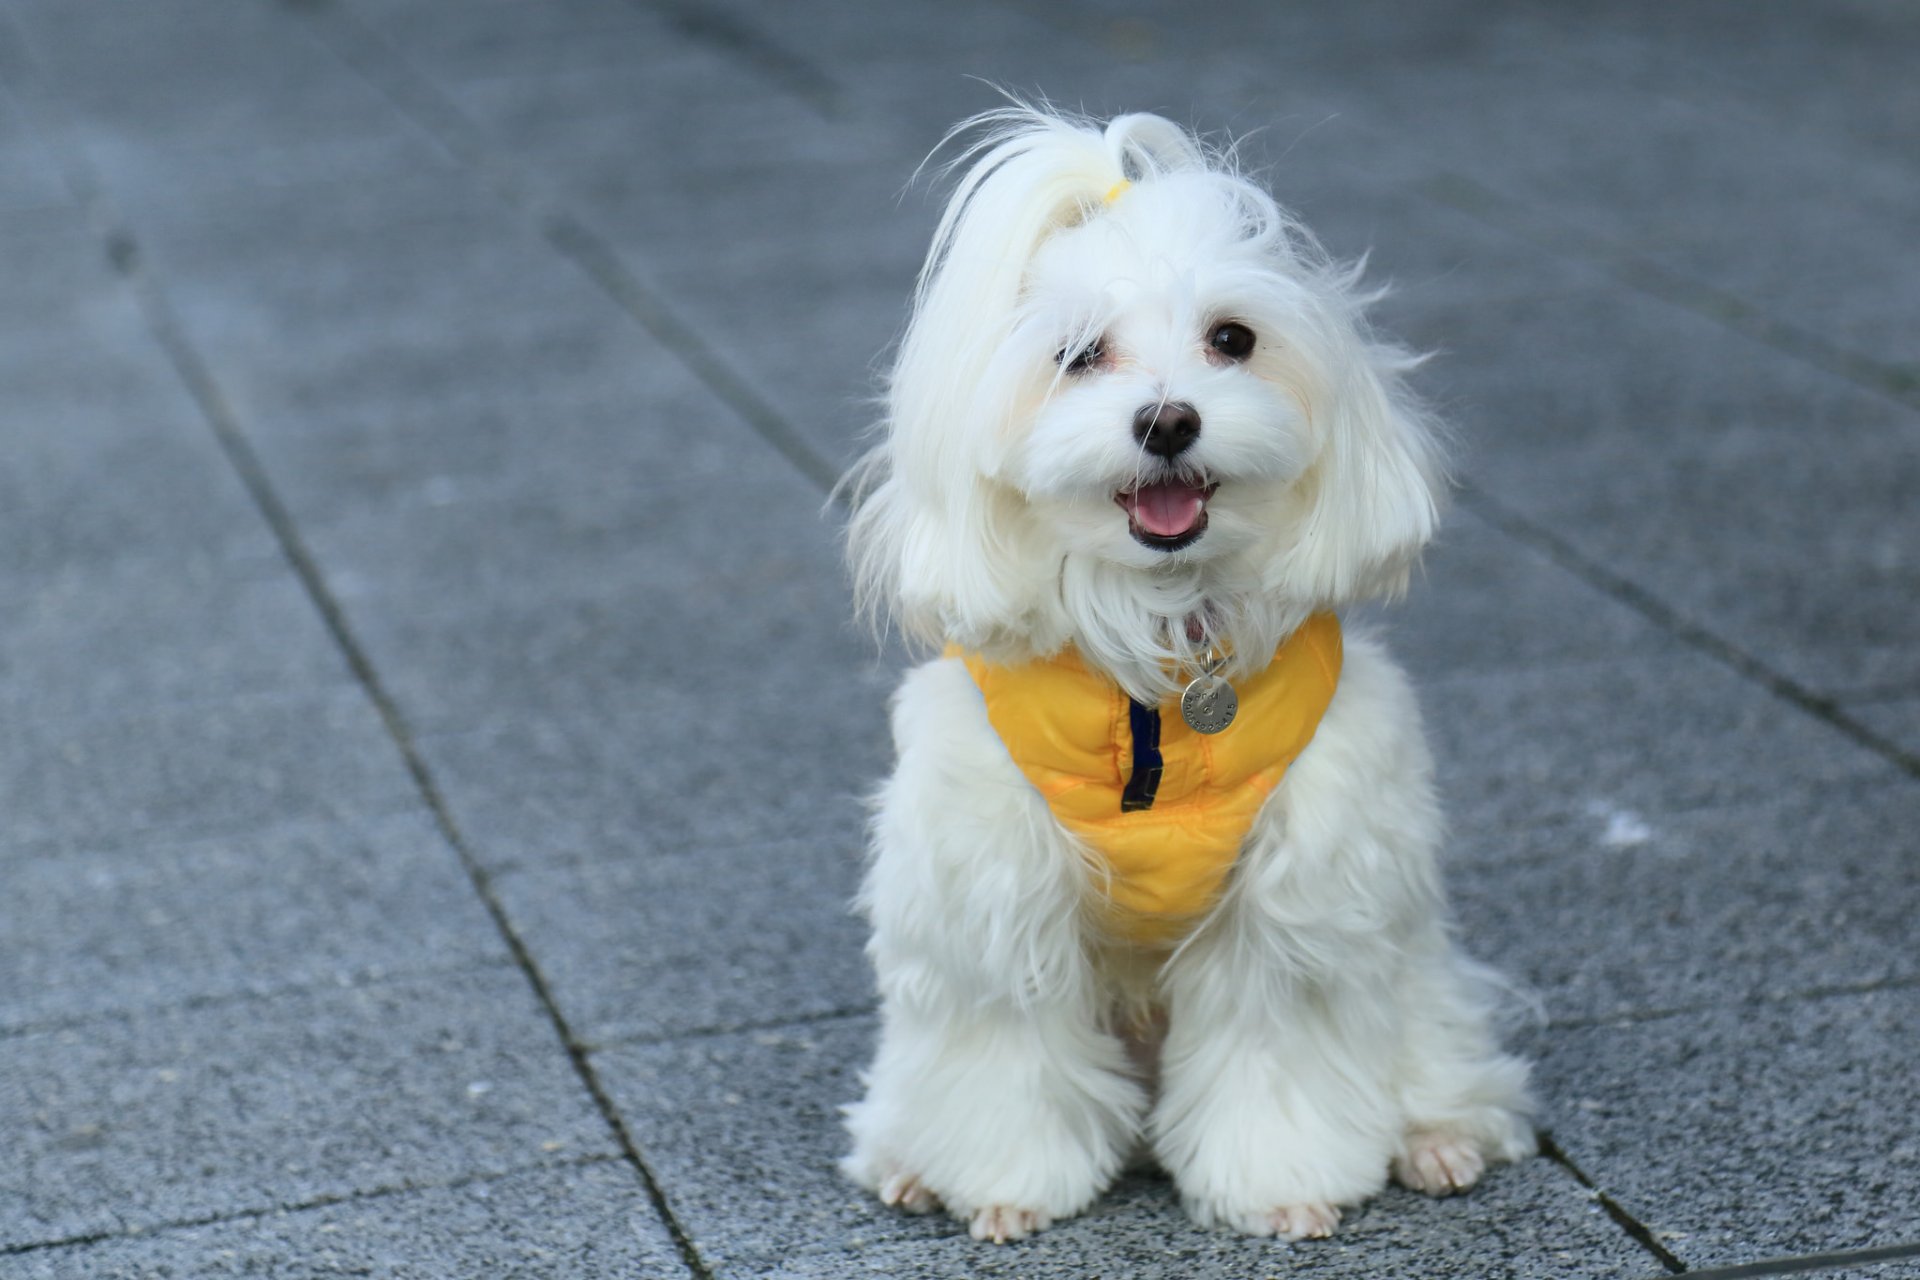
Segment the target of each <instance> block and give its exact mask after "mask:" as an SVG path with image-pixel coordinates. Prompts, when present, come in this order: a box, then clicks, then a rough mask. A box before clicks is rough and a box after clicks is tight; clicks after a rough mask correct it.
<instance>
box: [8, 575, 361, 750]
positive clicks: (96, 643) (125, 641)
mask: <svg viewBox="0 0 1920 1280" xmlns="http://www.w3.org/2000/svg"><path fill="white" fill-rule="evenodd" d="M8 584H9V588H10V589H9V596H10V597H11V600H12V604H13V607H12V609H11V610H10V615H9V618H8V626H7V630H6V632H5V634H4V635H0V705H4V706H6V707H7V708H8V715H9V718H10V719H11V720H13V721H15V722H16V723H17V722H18V721H20V720H22V719H29V718H65V717H74V716H84V715H89V714H99V713H102V712H110V711H116V710H118V711H126V710H138V709H142V708H150V707H155V706H160V705H167V704H172V703H177V702H193V701H206V700H219V699H222V698H229V697H233V696H235V695H245V694H252V693H271V692H278V691H286V690H291V689H302V688H317V687H321V686H326V685H337V684H340V683H343V682H344V681H345V680H346V679H347V678H348V672H347V668H346V663H345V660H344V659H343V658H342V657H341V655H340V652H339V648H338V646H337V645H335V644H334V641H333V638H332V636H331V635H330V634H328V632H327V630H326V628H325V626H324V624H323V623H322V622H321V619H320V615H319V613H318V611H317V610H316V609H315V608H314V605H313V601H312V600H311V599H309V598H308V596H307V594H306V592H305V590H304V589H302V587H301V585H300V582H299V580H298V579H297V578H295V577H294V575H293V572H292V571H291V569H289V568H288V566H287V562H286V559H285V557H284V556H282V555H281V554H280V553H279V552H278V550H277V549H276V550H274V551H273V552H272V553H271V554H270V556H268V557H265V558H262V557H258V556H248V555H244V554H242V555H233V556H224V557H220V558H215V557H213V556H210V555H206V554H195V553H191V552H189V553H186V554H183V555H169V554H161V555H146V554H141V549H140V548H130V549H128V550H127V551H126V552H124V553H122V554H119V555H116V556H114V557H113V558H111V559H109V560H107V561H106V562H104V563H93V564H88V563H80V564H75V565H70V566H67V567H64V568H62V569H59V570H56V571H53V572H49V573H42V574H31V573H23V574H18V575H14V576H11V577H10V578H9V579H8Z"/></svg>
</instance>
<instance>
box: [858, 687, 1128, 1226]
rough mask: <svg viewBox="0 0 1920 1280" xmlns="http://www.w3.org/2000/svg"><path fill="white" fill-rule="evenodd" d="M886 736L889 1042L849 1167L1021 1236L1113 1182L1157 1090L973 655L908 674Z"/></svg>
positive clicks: (872, 904)
mask: <svg viewBox="0 0 1920 1280" xmlns="http://www.w3.org/2000/svg"><path fill="white" fill-rule="evenodd" d="M894 735H895V739H896V745H897V747H898V750H899V765H898V767H897V769H896V770H895V773H894V776H893V778H892V779H891V780H890V781H889V782H888V784H887V786H886V788H885V789H884V791H883V793H882V795H881V798H880V809H879V813H878V815H877V817H876V820H875V822H874V848H873V863H872V866H871V867H870V869H869V871H868V875H867V879H866V883H865V886H864V888H863V890H862V896H861V905H862V907H863V908H864V910H865V912H866V914H867V916H868V918H869V919H870V920H871V922H872V925H873V940H872V942H871V943H870V944H869V947H868V951H869V954H870V955H871V956H872V957H873V961H874V968H875V971H876V974H877V977H878V980H879V986H880V992H881V1002H882V1003H881V1030H880V1047H879V1051H878V1053H877V1055H876V1056H875V1059H874V1062H873V1066H872V1068H871V1069H870V1070H869V1072H868V1073H867V1076H866V1097H865V1098H864V1099H863V1100H862V1101H861V1102H859V1103H857V1104H855V1105H854V1106H852V1107H849V1108H848V1109H847V1127H848V1129H849V1131H850V1132H851V1134H852V1136H853V1152H852V1154H851V1155H849V1156H848V1157H847V1159H846V1161H845V1163H844V1165H843V1167H844V1168H845V1170H846V1171H847V1173H848V1174H850V1175H851V1176H852V1177H853V1178H854V1179H855V1180H856V1181H858V1182H860V1183H861V1184H862V1185H863V1186H865V1187H867V1188H868V1189H870V1190H872V1191H875V1192H876V1193H878V1194H879V1195H880V1197H881V1198H882V1199H883V1200H886V1201H887V1202H888V1203H892V1204H900V1205H902V1206H904V1207H906V1208H909V1209H920V1210H924V1209H930V1208H932V1207H933V1206H934V1204H935V1203H936V1202H938V1203H941V1204H944V1205H945V1206H946V1208H947V1209H948V1210H949V1211H950V1212H951V1213H952V1214H953V1215H954V1216H955V1217H957V1218H959V1219H961V1220H962V1221H965V1222H968V1223H970V1224H971V1227H972V1231H973V1234H974V1235H975V1236H976V1237H978V1238H980V1239H986V1240H996V1241H1004V1240H1011V1239H1018V1238H1019V1237H1021V1236H1024V1235H1026V1234H1028V1233H1030V1232H1032V1231H1035V1230H1039V1229H1040V1228H1042V1227H1045V1226H1047V1225H1048V1224H1049V1223H1050V1222H1052V1221H1054V1220H1055V1219H1058V1218H1062V1217H1066V1216H1068V1215H1071V1214H1074V1213H1078V1212H1079V1211H1080V1210H1082V1209H1084V1208H1085V1207H1086V1206H1087V1205H1088V1204H1089V1203H1091V1202H1092V1200H1093V1198H1094V1197H1095V1196H1097V1195H1098V1194H1099V1193H1100V1192H1101V1191H1102V1190H1103V1189H1104V1188H1105V1187H1106V1185H1107V1184H1108V1183H1109V1182H1110V1181H1111V1180H1112V1178H1113V1176H1114V1174H1115V1173H1116V1172H1117V1171H1118V1169H1119V1167H1120V1165H1121V1162H1122V1161H1123V1160H1124V1159H1125V1157H1126V1156H1127V1154H1128V1153H1129V1151H1130V1149H1131V1147H1132V1145H1133V1143H1134V1142H1135V1140H1136V1137H1137V1134H1138V1132H1139V1125H1140V1116H1141V1113H1142V1112H1143V1110H1144V1109H1145V1100H1144V1097H1143V1095H1142V1091H1141V1089H1140V1087H1139V1086H1138V1085H1137V1084H1136V1083H1135V1082H1134V1081H1133V1080H1132V1079H1131V1078H1130V1077H1129V1075H1128V1071H1127V1062H1126V1054H1125V1051H1124V1049H1123V1047H1122V1046H1121V1045H1120V1043H1119V1042H1118V1041H1117V1040H1116V1039H1115V1038H1114V1037H1113V1036H1112V1035H1110V1034H1108V1033H1107V1032H1106V1031H1104V1030H1103V1029H1102V1028H1101V1026H1100V1025H1099V1021H1098V1018H1097V1009H1098V999H1097V995H1096V988H1095V984H1094V979H1093V975H1092V974H1091V972H1090V970H1089V967H1088V961H1087V957H1086V954H1085V949H1084V945H1083V942H1082V939H1081V936H1080V911H1079V908H1080V899H1081V895H1082V894H1083V892H1084V889H1085V881H1084V876H1085V869H1084V867H1083V866H1082V865H1081V863H1080V861H1079V859H1078V856H1077V855H1076V854H1075V852H1074V851H1073V849H1072V848H1071V846H1070V845H1069V844H1068V843H1067V841H1066V838H1065V837H1064V835H1063V834H1062V833H1061V832H1060V831H1059V829H1058V828H1057V827H1056V826H1055V825H1054V823H1053V820H1052V818H1051V815H1049V814H1048V812H1047V810H1046V806H1045V803H1044V802H1043V801H1042V800H1041V799H1040V798H1039V797H1038V796H1037V795H1036V794H1035V793H1034V791H1033V789H1032V788H1031V787H1030V786H1028V785H1027V783H1026V781H1025V779H1023V778H1022V777H1021V776H1020V774H1019V773H1018V771H1017V770H1015V769H1014V767H1013V764H1012V762H1011V761H1010V760H1008V758H1007V755H1006V752H1005V750H1004V749H1003V748H1002V747H1001V746H1000V744H999V740H998V739H997V738H995V737H994V736H993V733H992V729H991V727H990V726H989V725H988V724H987V721H986V718H985V713H984V710H983V709H982V708H981V706H980V698H979V694H978V692H977V691H976V690H975V689H974V687H973V685H972V682H971V681H970V680H969V678H968V677H967V675H966V672H965V670H964V668H962V667H960V665H959V664H958V663H951V662H936V663H932V664H930V665H929V666H927V667H924V668H922V669H920V670H919V671H917V672H915V673H914V674H913V675H911V676H910V677H909V678H908V681H907V683H906V685H905V686H904V687H903V688H902V690H901V694H900V697H899V699H898V700H897V701H896V704H895V710H894Z"/></svg>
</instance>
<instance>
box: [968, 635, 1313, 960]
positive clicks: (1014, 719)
mask: <svg viewBox="0 0 1920 1280" xmlns="http://www.w3.org/2000/svg"><path fill="white" fill-rule="evenodd" d="M948 655H949V656H958V657H962V658H964V659H965V661H966V664H967V670H968V671H969V672H970V673H971V674H972V675H973V681H974V683H975V684H976V685H978V686H979V687H980V693H981V696H983V697H984V698H985V699H986V703H987V719H988V720H990V721H992V722H993V728H994V731H995V732H996V733H998V734H999V735H1000V741H1001V742H1002V743H1004V744H1005V745H1006V748H1007V754H1008V755H1010V756H1012V757H1013V762H1014V763H1015V764H1016V765H1018V766H1019V767H1020V772H1021V773H1023V774H1025V775H1026V778H1027V781H1028V782H1030V783H1032V784H1033V787H1034V789H1035V790H1036V791H1038V792H1039V793H1040V795H1041V796H1042V797H1043V798H1044V799H1045V800H1046V802H1047V807H1048V808H1049V809H1051V810H1052V811H1053V816H1054V817H1055V818H1057V819H1059V821H1060V824H1061V825H1062V826H1064V827H1065V828H1066V829H1067V830H1068V831H1071V832H1072V833H1073V834H1074V835H1076V836H1078V837H1079V838H1080V840H1081V841H1082V842H1083V843H1085V844H1086V846H1087V847H1088V848H1090V849H1092V850H1093V851H1094V852H1095V853H1096V854H1098V855H1099V856H1100V857H1101V858H1102V859H1103V860H1104V861H1105V863H1106V867H1107V870H1108V872H1109V873H1110V874H1109V876H1108V877H1106V879H1107V881H1108V883H1107V884H1106V885H1105V890H1106V892H1105V898H1106V903H1107V907H1108V910H1107V913H1106V914H1107V916H1108V919H1107V924H1108V927H1109V929H1110V930H1111V931H1112V932H1113V933H1115V934H1117V935H1118V936H1120V937H1122V938H1125V939H1127V940H1129V941H1133V942H1138V943H1143V944H1162V943H1167V942H1171V941H1174V940H1176V939H1177V938H1178V937H1179V936H1180V935H1181V934H1182V933H1183V932H1184V931H1185V930H1186V929H1187V928H1188V927H1190V926H1191V925H1192V924H1193V923H1194V922H1195V921H1196V920H1197V919H1198V918H1199V917H1200V916H1201V915H1202V914H1204V913H1205V912H1206V911H1207V909H1208V908H1210V907H1211V906H1212V905H1213V903H1214V901H1215V899H1216V898H1218V897H1219V895H1220V890H1221V888H1222V886H1223V885H1224V884H1225V882H1226V877H1227V872H1228V871H1229V870H1231V869H1232V867H1233V863H1234V860H1235V859H1236V858H1238V857H1239V856H1240V845H1241V842H1242V841H1243V840H1245V839H1246V835H1247V832H1248V830H1249V829H1251V828H1252V826H1253V819H1254V815H1255V814H1257V813H1258V812H1259V811H1260V806H1261V805H1262V804H1263V803H1264V802H1265V801H1266V798H1267V795H1268V793H1269V792H1271V791H1272V790H1273V788H1274V787H1275V786H1276V785H1277V784H1278V783H1279V781H1280V779H1281V777H1282V776H1284V775H1285V773H1286V771H1287V766H1288V765H1290V764H1292V763H1293V761H1294V758H1295V757H1296V756H1298V755H1299V754H1300V753H1301V752H1302V751H1304V750H1305V749H1306V746H1307V744H1308V743H1309V742H1311V741H1313V734H1314V730H1315V729H1317V728H1318V727H1319V725H1320V717H1321V716H1322V715H1324V714H1325V713H1326V710H1327V705H1328V703H1330V702H1332V701H1333V690H1334V686H1335V685H1337V684H1338V683H1339V680H1340V621H1339V619H1338V618H1335V617H1334V616H1333V615H1332V614H1330V613H1321V614H1316V615H1314V616H1313V617H1312V618H1310V619H1308V620H1307V622H1306V624H1305V625H1303V626H1302V627H1301V628H1300V629H1299V630H1298V631H1296V632H1294V634H1293V635H1292V636H1290V637H1288V639H1287V641H1286V643H1284V644H1282V645H1281V646H1280V648H1279V650H1278V651H1277V652H1276V653H1275V654H1274V656H1273V661H1272V662H1271V663H1270V664H1268V666H1267V668H1266V669H1265V670H1264V671H1261V672H1260V673H1259V674H1258V675H1255V676H1252V677H1250V678H1247V679H1243V680H1240V681H1237V682H1235V684H1234V686H1233V688H1234V692H1235V693H1236V694H1238V695H1239V698H1240V711H1239V714H1238V715H1236V716H1235V717H1234V720H1233V723H1232V724H1230V725H1228V726H1227V727H1226V728H1225V729H1224V730H1222V731H1221V732H1219V733H1216V734H1204V733H1199V732H1197V731H1195V730H1194V729H1192V728H1189V727H1188V725H1187V723H1186V721H1184V720H1182V719H1181V718H1180V707H1179V703H1178V701H1177V700H1174V701H1169V702H1167V703H1165V704H1163V705H1162V706H1159V707H1146V706H1142V705H1141V704H1140V703H1137V702H1134V701H1133V700H1132V699H1131V698H1129V697H1128V696H1127V695H1126V693H1125V692H1124V691H1122V690H1121V688H1120V686H1119V685H1118V684H1116V683H1114V681H1113V680H1112V679H1111V678H1110V677H1108V676H1107V675H1105V674H1104V673H1102V672H1099V671H1096V670H1093V669H1091V668H1089V667H1088V666H1087V665H1086V663H1085V662H1084V661H1083V660H1082V659H1081V658H1080V655H1079V654H1078V653H1076V652H1075V651H1074V650H1073V649H1072V648H1068V649H1065V650H1062V651H1061V652H1060V653H1059V654H1058V655H1057V656H1055V657H1052V658H1046V659H1042V660H1040V661H1037V662H1027V663H1022V664H1020V665H1018V666H1011V667H1004V666H990V665H988V664H987V662H986V661H985V660H983V659H982V658H981V657H980V656H979V655H978V654H970V653H967V654H963V653H961V652H960V651H959V650H958V649H949V650H948Z"/></svg>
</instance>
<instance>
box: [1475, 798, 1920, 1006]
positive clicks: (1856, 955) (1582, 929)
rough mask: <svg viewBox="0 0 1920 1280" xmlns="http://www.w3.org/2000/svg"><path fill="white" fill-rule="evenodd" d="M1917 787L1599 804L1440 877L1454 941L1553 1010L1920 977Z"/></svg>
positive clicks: (1735, 999) (1726, 1000)
mask: <svg viewBox="0 0 1920 1280" xmlns="http://www.w3.org/2000/svg"><path fill="white" fill-rule="evenodd" d="M1916 822H1920V787H1916V786H1914V785H1913V784H1912V782H1911V781H1908V780H1898V781H1893V782H1889V783H1885V784H1881V785H1877V786H1865V785H1862V786H1857V787H1849V786H1834V785H1808V786H1799V787H1794V788H1792V789H1791V790H1790V791H1787V792H1786V793H1784V794H1782V795H1779V796H1776V797H1770V798H1766V799H1761V800H1756V801H1753V802H1748V803H1743V804H1740V805H1737V806H1734V807H1729V808H1714V809H1703V810H1695V811H1691V812H1685V813H1677V814H1671V815H1663V816H1643V815H1640V814H1636V813H1633V812H1630V811H1626V810H1621V809H1596V811H1595V812H1593V813H1591V814H1589V815H1584V816H1583V817H1582V818H1581V819H1579V820H1577V821H1573V822H1570V823H1568V824H1566V825H1563V826H1550V827H1542V828H1535V829H1534V830H1532V831H1529V832H1527V833H1525V834H1524V835H1519V834H1516V835H1514V836H1513V837H1511V838H1509V840H1508V841H1506V842H1505V844H1504V845H1503V846H1501V847H1498V848H1495V849H1481V850H1478V851H1476V852H1478V853H1480V854H1482V855H1483V856H1486V857H1487V859H1488V860H1487V861H1485V862H1481V863H1467V864H1464V865H1462V864H1460V863H1458V862H1456V864H1455V865H1454V866H1453V867H1452V868H1451V869H1450V871H1449V875H1448V882H1449V888H1450V890H1451V892H1452V896H1453V899H1454V903H1455V907H1456V913H1457V915H1458V917H1459V922H1460V929H1461V937H1462V939H1463V940H1464V942H1465V943H1466V945H1467V946H1468V948H1469V949H1470V950H1472V951H1473V952H1474V953H1475V954H1476V955H1478V956H1480V957H1481V958H1483V959H1486V960H1488V961H1491V962H1492V963H1493V964H1494V965H1495V967H1497V968H1498V969H1500V970H1501V971H1502V972H1503V973H1505V974H1507V975H1508V976H1509V977H1511V978H1514V979H1516V980H1518V981H1519V982H1520V983H1521V984H1522V985H1523V986H1525V987H1528V988H1530V989H1531V990H1532V991H1533V992H1535V993H1536V994H1537V995H1538V996H1539V997H1540V998H1541V1000H1542V1001H1543V1002H1544V1005H1545V1011H1546V1013H1547V1015H1548V1016H1549V1017H1550V1018H1551V1019H1553V1020H1554V1021H1556V1022H1563V1021H1574V1022H1579V1021H1584V1020H1589V1019H1609V1018H1617V1017H1622V1016H1626V1015H1642V1016H1644V1015H1647V1014H1652V1013H1659V1012H1666V1011H1672V1010H1679V1009H1690V1008H1701V1007H1704V1006H1717V1007H1723V1008H1724V1007H1730V1006H1735V1005H1739V1004H1742V1003H1746V1002H1750V1001H1772V1000H1780V999H1783V998H1789V997H1792V996H1794V995H1795V994H1805V993H1809V992H1816V991H1834V990H1846V989H1857V988H1861V987H1865V986H1871V985H1876V984H1880V983H1885V982H1911V981H1914V980H1915V979H1920V954H1916V952H1915V949H1914V948H1913V947H1912V946H1911V945H1910V943H1911V938H1912V921H1913V919H1914V917H1915V914H1916V913H1917V912H1920V876H1916V875H1915V873H1914V868H1913V859H1912V856H1911V840H1910V838H1909V833H1910V832H1911V831H1912V830H1913V829H1914V826H1915V824H1916Z"/></svg>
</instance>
